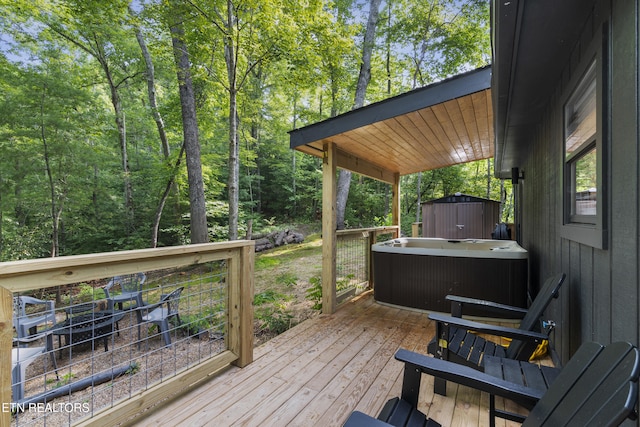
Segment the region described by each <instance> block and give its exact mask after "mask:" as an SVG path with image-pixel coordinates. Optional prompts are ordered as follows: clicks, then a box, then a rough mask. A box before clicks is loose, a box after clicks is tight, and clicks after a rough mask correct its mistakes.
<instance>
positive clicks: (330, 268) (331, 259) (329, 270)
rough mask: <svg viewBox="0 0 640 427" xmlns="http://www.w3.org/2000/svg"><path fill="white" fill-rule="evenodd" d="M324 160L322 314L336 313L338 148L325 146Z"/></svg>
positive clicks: (331, 143) (328, 144) (327, 144)
mask: <svg viewBox="0 0 640 427" xmlns="http://www.w3.org/2000/svg"><path fill="white" fill-rule="evenodd" d="M323 150H324V155H323V158H322V312H323V313H325V314H331V313H333V312H335V311H336V245H337V243H336V226H337V220H336V169H337V167H336V164H337V155H336V146H335V144H334V143H333V142H328V143H325V144H324V147H323Z"/></svg>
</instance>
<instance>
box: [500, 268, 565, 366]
mask: <svg viewBox="0 0 640 427" xmlns="http://www.w3.org/2000/svg"><path fill="white" fill-rule="evenodd" d="M566 277H567V276H566V274H564V273H560V274H558V275H555V276H552V277H550V278H548V279H547V280H546V281H545V282H544V285H543V286H542V289H540V292H538V295H536V297H535V298H534V300H533V303H532V304H531V307H529V310H528V311H527V314H526V315H525V316H524V317H523V318H522V321H521V322H520V329H522V330H524V331H533V330H535V329H536V328H537V326H538V322H540V317H541V316H542V314H543V313H544V311H545V310H546V308H547V307H548V306H549V304H550V303H551V300H552V299H554V298H557V297H558V294H559V292H560V286H562V283H564V280H565V278H566ZM523 345H524V343H523V342H522V341H519V340H513V341H511V344H509V348H507V357H508V358H510V359H516V358H517V355H518V354H519V353H520V351H521V349H522V346H523Z"/></svg>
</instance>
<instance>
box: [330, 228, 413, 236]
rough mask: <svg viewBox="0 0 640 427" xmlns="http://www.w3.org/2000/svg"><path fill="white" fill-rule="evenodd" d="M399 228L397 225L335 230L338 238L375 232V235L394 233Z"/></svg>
mask: <svg viewBox="0 0 640 427" xmlns="http://www.w3.org/2000/svg"><path fill="white" fill-rule="evenodd" d="M399 228H400V226H398V225H387V226H381V227H369V228H351V229H347V230H337V231H336V234H337V235H339V236H342V235H345V234H359V233H367V232H376V233H380V232H385V231H387V232H393V231H396V230H398V229H399Z"/></svg>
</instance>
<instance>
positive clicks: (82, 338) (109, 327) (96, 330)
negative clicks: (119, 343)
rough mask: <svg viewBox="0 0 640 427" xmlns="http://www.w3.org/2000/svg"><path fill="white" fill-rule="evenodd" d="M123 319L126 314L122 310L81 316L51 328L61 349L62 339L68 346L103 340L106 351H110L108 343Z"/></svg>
mask: <svg viewBox="0 0 640 427" xmlns="http://www.w3.org/2000/svg"><path fill="white" fill-rule="evenodd" d="M123 317H124V312H122V311H120V310H114V311H110V310H107V311H96V312H92V313H89V314H81V315H77V316H73V317H70V318H68V319H66V320H65V321H64V322H60V323H56V324H55V325H53V326H52V327H51V333H52V334H53V335H57V336H58V344H59V347H62V346H61V345H60V337H64V341H65V345H66V346H68V345H75V344H79V343H85V342H88V341H96V340H98V339H102V340H103V343H104V351H108V350H109V344H108V341H109V337H110V336H111V335H112V334H113V332H114V330H115V329H114V325H115V323H116V322H117V321H119V320H121V319H122V318H123Z"/></svg>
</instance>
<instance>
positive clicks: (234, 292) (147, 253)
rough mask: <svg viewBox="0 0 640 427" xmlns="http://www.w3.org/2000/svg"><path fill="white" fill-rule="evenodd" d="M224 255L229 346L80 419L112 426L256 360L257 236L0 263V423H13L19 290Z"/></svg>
mask: <svg viewBox="0 0 640 427" xmlns="http://www.w3.org/2000/svg"><path fill="white" fill-rule="evenodd" d="M217 261H222V262H224V264H225V268H226V278H225V280H224V281H223V282H225V283H226V291H225V295H226V299H227V301H226V304H225V306H226V310H227V312H226V313H225V316H226V319H225V322H226V325H227V326H226V328H227V331H226V334H227V335H226V339H225V346H226V350H223V351H221V352H220V353H218V354H216V355H215V356H213V357H211V358H209V359H207V360H204V361H202V362H201V363H198V364H197V365H195V366H193V367H189V368H184V369H182V370H180V371H179V372H176V374H175V375H174V376H171V378H168V379H162V380H160V383H159V384H156V385H153V386H151V387H149V388H146V389H145V390H143V391H141V392H139V393H137V394H135V395H133V396H132V397H130V398H128V399H125V400H121V401H119V402H113V406H111V407H109V408H108V409H104V410H101V411H99V412H97V413H94V414H93V416H92V417H91V418H89V419H85V420H83V421H81V425H89V424H90V425H92V426H95V425H97V426H111V425H116V424H119V423H125V424H126V423H127V422H131V419H132V417H135V416H136V414H139V413H140V412H141V411H143V410H144V409H145V408H149V407H152V406H153V405H155V404H157V403H159V402H160V401H162V400H164V399H165V398H167V397H169V396H172V395H174V394H176V393H177V392H180V391H182V390H184V389H186V388H189V387H192V386H194V385H196V384H197V383H199V382H200V381H202V380H206V379H207V378H209V377H210V376H211V375H213V374H215V373H216V372H218V371H220V370H221V369H223V368H225V367H226V366H228V365H229V364H235V365H238V366H240V367H243V366H245V365H247V364H249V363H251V362H252V360H253V306H252V302H253V293H254V284H253V280H254V274H253V268H254V242H252V241H234V242H224V243H212V244H200V245H189V246H179V247H169V248H161V249H144V250H133V251H124V252H113V253H104V254H91V255H78V256H69V257H59V258H49V259H36V260H25V261H15V262H5V263H0V304H1V305H0V364H1V366H0V397H1V401H2V405H3V406H2V411H1V414H0V426H7V427H8V426H10V425H11V417H12V415H11V410H10V409H9V408H10V404H11V400H12V397H11V382H12V379H11V364H10V361H11V348H12V345H13V344H12V341H13V324H12V322H13V320H12V311H13V296H14V293H21V292H27V291H33V290H37V289H46V288H53V287H58V286H64V285H70V284H75V283H82V282H89V281H92V280H98V279H103V278H105V277H109V276H116V275H123V274H131V273H136V272H140V271H151V270H161V269H168V268H176V267H183V266H194V265H200V264H205V263H212V262H217ZM98 351H101V349H100V350H98Z"/></svg>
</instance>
